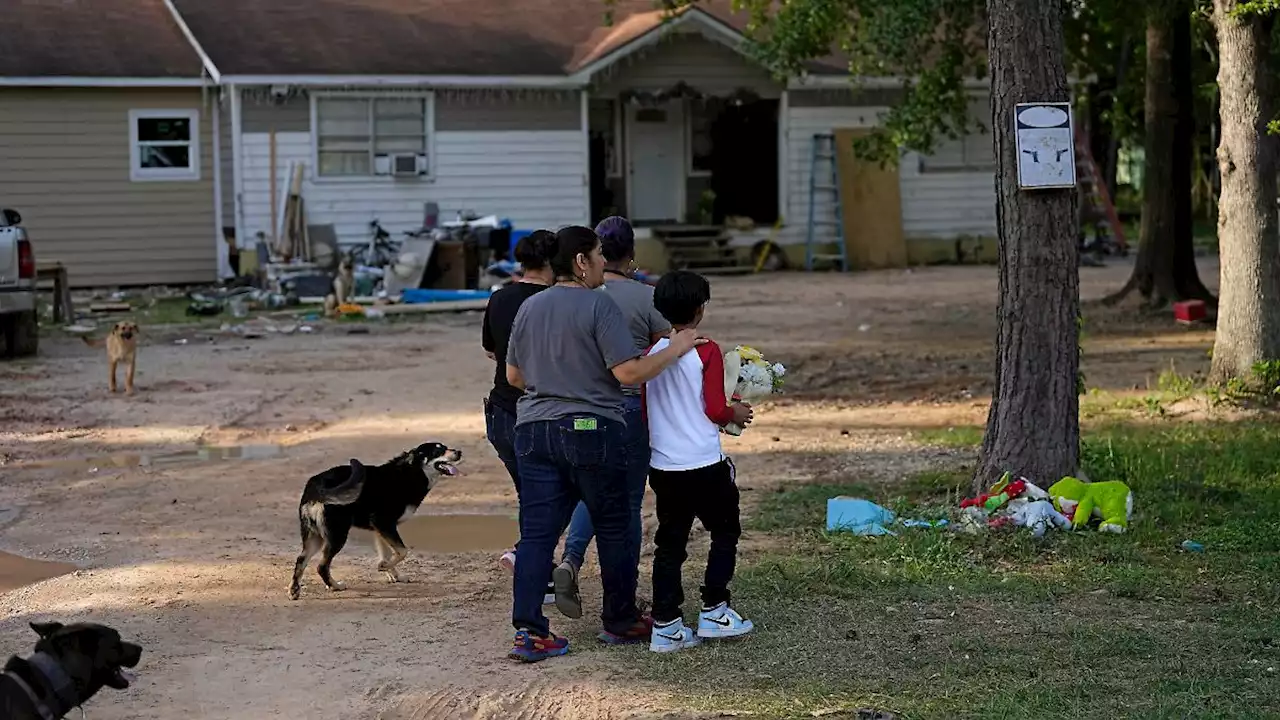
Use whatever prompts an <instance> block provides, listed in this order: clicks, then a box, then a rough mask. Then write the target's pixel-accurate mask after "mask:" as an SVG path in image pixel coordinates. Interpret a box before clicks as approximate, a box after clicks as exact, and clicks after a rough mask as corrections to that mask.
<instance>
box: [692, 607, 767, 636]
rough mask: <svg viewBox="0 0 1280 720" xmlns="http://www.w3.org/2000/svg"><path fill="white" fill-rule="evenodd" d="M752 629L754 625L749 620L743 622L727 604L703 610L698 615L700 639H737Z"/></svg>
mask: <svg viewBox="0 0 1280 720" xmlns="http://www.w3.org/2000/svg"><path fill="white" fill-rule="evenodd" d="M754 629H755V625H754V624H753V623H752V622H751V621H750V620H744V619H743V617H742V616H741V615H739V614H738V613H737V612H735V611H734V609H733V608H731V607H729V604H728V603H720V604H719V605H717V606H715V607H713V608H711V609H706V608H704V609H703V610H702V613H701V614H700V615H698V637H700V638H731V637H738V636H740V635H746V634H747V633H749V632H751V631H752V630H754Z"/></svg>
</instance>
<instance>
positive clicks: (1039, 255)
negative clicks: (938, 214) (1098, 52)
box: [974, 0, 1080, 490]
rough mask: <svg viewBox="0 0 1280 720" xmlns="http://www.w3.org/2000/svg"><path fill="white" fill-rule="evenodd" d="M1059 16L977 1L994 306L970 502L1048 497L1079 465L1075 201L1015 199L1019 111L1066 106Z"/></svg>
mask: <svg viewBox="0 0 1280 720" xmlns="http://www.w3.org/2000/svg"><path fill="white" fill-rule="evenodd" d="M1062 12H1063V3H1061V2H1042V1H1041V0H987V17H988V18H989V20H988V22H989V27H990V30H989V35H988V41H987V49H988V56H989V60H988V62H989V63H990V69H991V116H992V120H991V127H992V128H994V130H993V133H992V134H993V137H994V140H995V151H996V159H997V173H996V222H997V228H998V232H999V238H1000V284H999V288H1000V305H999V310H998V313H997V315H998V321H999V330H998V332H997V335H996V380H995V390H994V392H993V393H992V397H991V410H990V412H989V414H988V415H987V431H986V436H985V438H984V439H983V442H982V454H981V461H980V463H979V466H978V470H977V472H976V473H975V474H974V489H975V490H980V489H981V488H983V487H985V486H986V485H987V484H988V483H989V482H991V481H992V480H993V479H995V478H997V477H998V476H999V475H1001V474H1002V473H1003V472H1005V471H1010V472H1013V473H1016V474H1019V475H1024V476H1026V477H1028V478H1031V479H1033V480H1035V481H1036V482H1038V483H1044V484H1045V485H1046V486H1047V484H1049V483H1052V482H1055V481H1056V480H1058V479H1060V478H1061V477H1062V476H1064V475H1068V474H1071V473H1074V472H1076V469H1077V465H1078V464H1079V457H1080V421H1079V400H1080V398H1079V395H1078V394H1077V386H1076V383H1077V380H1078V371H1079V368H1080V357H1079V352H1078V343H1079V339H1080V328H1079V324H1078V323H1079V317H1080V275H1079V271H1078V269H1077V263H1078V260H1079V252H1078V250H1077V247H1076V236H1077V230H1078V227H1079V220H1078V219H1077V217H1076V203H1077V198H1076V191H1075V190H1031V191H1022V190H1019V189H1018V176H1017V159H1016V155H1017V147H1016V141H1015V135H1014V117H1013V112H1014V105H1015V104H1016V103H1019V102H1036V101H1043V102H1065V101H1067V100H1069V99H1070V93H1069V90H1068V87H1067V72H1066V66H1065V63H1064V51H1063V38H1062Z"/></svg>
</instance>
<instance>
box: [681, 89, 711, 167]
mask: <svg viewBox="0 0 1280 720" xmlns="http://www.w3.org/2000/svg"><path fill="white" fill-rule="evenodd" d="M714 120H715V110H713V109H712V108H711V107H709V106H708V105H707V103H705V102H699V101H697V100H694V101H692V102H690V103H689V167H688V171H689V176H690V177H698V176H705V175H710V174H711V161H712V159H711V153H712V151H713V150H714V145H713V143H712V140H711V124H712V122H714Z"/></svg>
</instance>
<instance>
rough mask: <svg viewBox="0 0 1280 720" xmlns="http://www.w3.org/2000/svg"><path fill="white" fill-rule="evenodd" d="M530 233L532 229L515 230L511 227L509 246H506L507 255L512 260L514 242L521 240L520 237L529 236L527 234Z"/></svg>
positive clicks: (514, 250)
mask: <svg viewBox="0 0 1280 720" xmlns="http://www.w3.org/2000/svg"><path fill="white" fill-rule="evenodd" d="M532 234H533V231H532V230H515V229H512V231H511V247H509V248H507V257H509V258H511V259H512V260H515V259H516V243H518V242H520V240H521V239H522V238H527V237H529V236H530V235H532Z"/></svg>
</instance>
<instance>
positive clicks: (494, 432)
mask: <svg viewBox="0 0 1280 720" xmlns="http://www.w3.org/2000/svg"><path fill="white" fill-rule="evenodd" d="M484 434H485V436H486V437H488V438H489V444H490V445H492V446H493V449H494V450H495V451H496V452H497V453H498V459H499V460H501V461H502V465H503V467H505V468H506V469H507V473H508V474H510V475H511V482H512V483H513V484H514V485H515V486H516V497H517V498H519V497H520V473H519V472H518V471H517V469H516V416H515V415H512V414H511V413H509V412H507V411H506V410H505V409H503V408H500V407H498V406H497V405H494V404H493V403H491V402H489V400H488V398H485V401H484Z"/></svg>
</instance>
